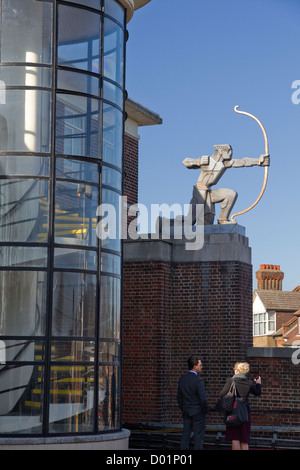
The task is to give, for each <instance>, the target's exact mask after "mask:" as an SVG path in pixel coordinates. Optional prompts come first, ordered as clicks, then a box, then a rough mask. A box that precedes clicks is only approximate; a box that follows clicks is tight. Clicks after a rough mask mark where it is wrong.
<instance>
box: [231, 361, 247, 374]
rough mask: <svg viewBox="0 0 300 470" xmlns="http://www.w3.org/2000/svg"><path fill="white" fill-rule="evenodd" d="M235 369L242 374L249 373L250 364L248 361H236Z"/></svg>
mask: <svg viewBox="0 0 300 470" xmlns="http://www.w3.org/2000/svg"><path fill="white" fill-rule="evenodd" d="M234 370H238V371H239V372H240V373H241V374H248V372H249V370H250V366H249V364H248V362H236V363H235V364H234Z"/></svg>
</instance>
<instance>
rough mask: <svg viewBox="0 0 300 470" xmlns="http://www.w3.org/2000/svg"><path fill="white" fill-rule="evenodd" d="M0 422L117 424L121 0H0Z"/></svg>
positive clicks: (50, 431)
mask: <svg viewBox="0 0 300 470" xmlns="http://www.w3.org/2000/svg"><path fill="white" fill-rule="evenodd" d="M0 21H1V33H0V34H1V37H0V54H1V57H0V80H1V81H0V335H1V336H0V339H1V341H0V349H1V354H0V362H1V364H0V435H1V436H7V435H10V436H11V435H19V436H20V435H22V436H24V435H31V436H32V435H38V436H52V435H55V434H59V435H61V434H78V433H89V434H95V433H99V432H106V431H112V430H119V429H120V428H121V422H120V421H121V418H120V303H121V302H120V299H121V243H120V240H118V239H112V240H108V239H107V240H103V241H101V240H99V239H98V237H97V234H96V227H97V224H98V223H99V219H98V217H97V207H98V206H99V205H100V204H103V203H110V204H113V205H114V207H115V209H116V213H117V214H118V210H119V196H120V195H121V194H122V155H123V114H124V56H125V54H124V50H125V37H126V29H125V9H124V7H123V6H122V5H121V4H120V3H119V2H118V1H115V0H64V1H60V0H0Z"/></svg>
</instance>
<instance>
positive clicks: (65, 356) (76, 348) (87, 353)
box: [51, 340, 95, 362]
mask: <svg viewBox="0 0 300 470" xmlns="http://www.w3.org/2000/svg"><path fill="white" fill-rule="evenodd" d="M51 360H52V361H62V362H93V361H94V360H95V342H94V341H71V340H55V341H52V343H51Z"/></svg>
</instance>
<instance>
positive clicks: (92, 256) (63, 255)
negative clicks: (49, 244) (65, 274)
mask: <svg viewBox="0 0 300 470" xmlns="http://www.w3.org/2000/svg"><path fill="white" fill-rule="evenodd" d="M97 259H98V255H97V252H96V251H88V250H78V249H75V250H74V249H70V248H55V250H54V266H55V267H56V268H67V269H81V270H82V271H84V270H90V271H96V270H97Z"/></svg>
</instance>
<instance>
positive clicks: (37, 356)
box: [0, 339, 45, 381]
mask: <svg viewBox="0 0 300 470" xmlns="http://www.w3.org/2000/svg"><path fill="white" fill-rule="evenodd" d="M3 342H4V344H5V361H6V363H9V362H10V361H18V362H33V361H35V362H40V361H44V360H45V344H44V341H39V340H32V339H24V340H21V339H14V340H13V339H10V340H5V341H3ZM0 381H1V371H0Z"/></svg>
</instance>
